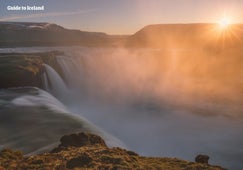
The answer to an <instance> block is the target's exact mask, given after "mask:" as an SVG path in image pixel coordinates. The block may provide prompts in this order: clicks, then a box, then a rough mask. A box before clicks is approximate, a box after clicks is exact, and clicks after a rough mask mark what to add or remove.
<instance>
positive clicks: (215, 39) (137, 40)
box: [127, 24, 243, 48]
mask: <svg viewBox="0 0 243 170" xmlns="http://www.w3.org/2000/svg"><path fill="white" fill-rule="evenodd" d="M242 30H243V24H237V25H231V26H229V28H227V29H225V30H223V29H220V28H219V26H218V25H217V24H157V25H148V26H145V27H144V28H143V29H141V30H139V31H138V32H136V33H135V34H133V35H132V36H130V37H129V39H128V42H127V46H135V47H155V48H193V47H203V48H219V47H222V46H224V47H231V48H232V47H234V48H238V47H241V45H242V42H243V32H242Z"/></svg>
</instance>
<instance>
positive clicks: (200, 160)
mask: <svg viewBox="0 0 243 170" xmlns="http://www.w3.org/2000/svg"><path fill="white" fill-rule="evenodd" d="M208 160H209V156H208V155H197V156H196V158H195V162H197V163H202V164H208Z"/></svg>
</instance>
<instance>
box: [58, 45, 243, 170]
mask: <svg viewBox="0 0 243 170" xmlns="http://www.w3.org/2000/svg"><path fill="white" fill-rule="evenodd" d="M58 61H59V64H60V65H61V66H62V68H64V77H65V78H64V80H66V83H67V86H68V89H69V93H70V95H69V96H68V95H65V97H60V96H59V97H58V98H59V99H61V100H62V102H64V103H65V104H66V105H67V106H68V107H69V109H70V110H71V111H72V112H74V113H76V114H79V115H82V116H84V117H85V118H87V119H88V120H90V121H91V122H93V123H94V124H96V125H98V126H99V127H101V128H103V129H104V130H105V131H107V132H109V133H111V134H113V135H114V136H116V137H118V138H119V139H121V140H122V141H123V142H124V143H125V144H126V145H127V147H128V149H131V150H135V151H136V152H138V153H139V154H141V155H146V156H147V155H149V156H165V157H179V158H182V159H187V160H191V161H193V160H194V158H195V156H196V155H198V154H207V155H209V156H210V157H211V159H210V163H211V164H218V165H222V166H224V167H228V168H231V169H240V168H241V167H242V166H243V165H242V163H241V162H243V159H242V156H243V150H242V149H241V148H243V147H242V143H243V138H242V136H241V134H242V113H243V112H242V111H243V107H242V105H241V103H242V87H243V86H242V75H243V74H242V69H241V68H242V66H243V63H242V61H241V60H240V57H239V54H235V53H234V52H232V51H225V52H224V53H222V52H207V53H206V52H204V51H200V50H184V49H173V48H171V49H164V50H163V49H144V48H143V49H138V48H136V49H135V48H130V49H127V48H107V49H103V48H92V49H91V48H78V47H73V48H72V49H65V56H59V57H58Z"/></svg>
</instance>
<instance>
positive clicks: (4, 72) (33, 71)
mask: <svg viewBox="0 0 243 170" xmlns="http://www.w3.org/2000/svg"><path fill="white" fill-rule="evenodd" d="M61 54H63V53H62V52H58V51H52V52H44V53H0V70H1V72H0V80H1V84H0V88H11V87H23V86H34V87H39V88H42V79H41V78H42V76H41V75H42V73H43V71H44V67H43V64H44V63H47V64H48V65H50V66H52V67H53V68H55V70H56V71H57V72H58V73H59V74H60V75H61V74H62V71H61V68H60V66H59V65H58V63H57V61H56V56H57V55H61Z"/></svg>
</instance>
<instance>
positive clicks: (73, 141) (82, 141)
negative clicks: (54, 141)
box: [52, 132, 107, 152]
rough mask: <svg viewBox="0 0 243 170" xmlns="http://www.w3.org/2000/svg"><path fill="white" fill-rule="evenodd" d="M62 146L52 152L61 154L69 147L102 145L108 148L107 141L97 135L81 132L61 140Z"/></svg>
mask: <svg viewBox="0 0 243 170" xmlns="http://www.w3.org/2000/svg"><path fill="white" fill-rule="evenodd" d="M60 142H61V144H60V145H59V146H58V147H57V148H55V149H53V150H52V152H60V151H61V150H65V148H67V147H82V146H87V145H100V146H104V147H107V145H106V143H105V141H104V140H103V139H102V138H101V137H100V136H97V135H94V134H90V133H85V132H81V133H78V134H71V135H65V136H63V137H62V138H61V139H60Z"/></svg>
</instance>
